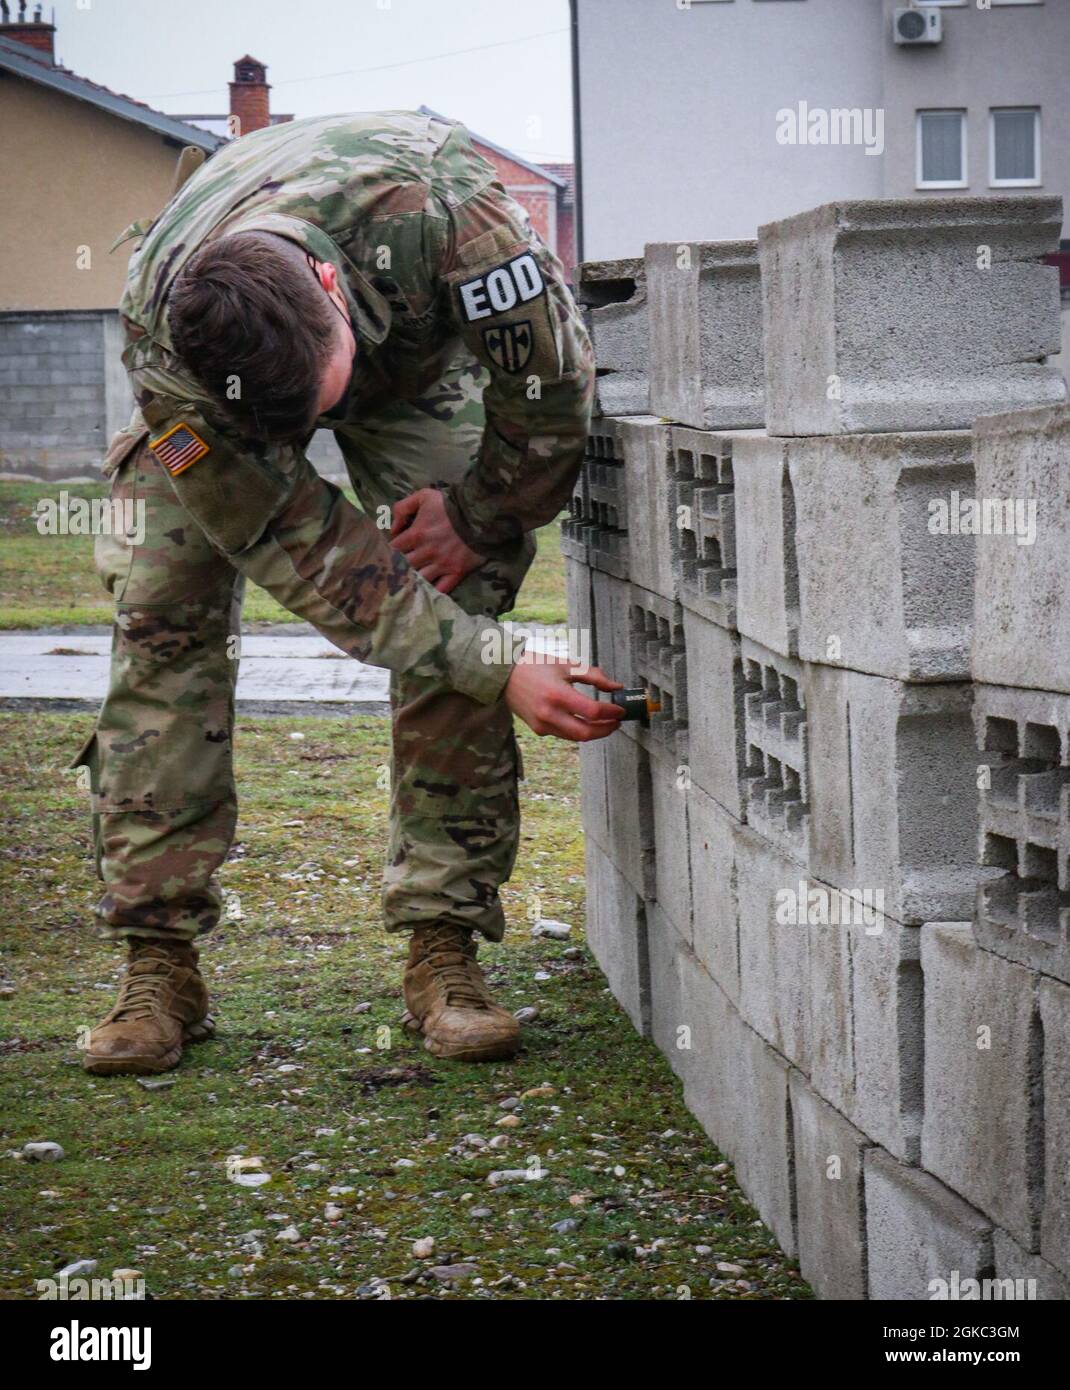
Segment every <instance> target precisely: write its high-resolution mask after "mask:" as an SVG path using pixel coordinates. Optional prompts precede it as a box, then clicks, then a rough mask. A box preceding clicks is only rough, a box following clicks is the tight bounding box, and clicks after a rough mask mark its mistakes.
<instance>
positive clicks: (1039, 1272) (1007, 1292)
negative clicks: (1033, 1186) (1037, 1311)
mask: <svg viewBox="0 0 1070 1390" xmlns="http://www.w3.org/2000/svg"><path fill="white" fill-rule="evenodd" d="M993 1245H994V1247H995V1254H996V1279H997V1280H999V1283H1000V1291H999V1297H1000V1298H1001V1299H1011V1298H1013V1299H1015V1300H1019V1301H1020V1300H1031V1299H1035V1300H1037V1301H1038V1302H1052V1303H1054V1302H1065V1301H1066V1300H1067V1299H1068V1298H1070V1283H1068V1282H1067V1280H1066V1279H1065V1278H1064V1276H1063V1275H1062V1274H1060V1273H1059V1271H1058V1270H1057V1269H1056V1268H1055V1267H1054V1266H1053V1265H1050V1264H1048V1262H1047V1260H1042V1259H1041V1258H1040V1256H1039V1255H1030V1254H1029V1252H1028V1251H1027V1250H1023V1249H1022V1247H1021V1246H1020V1245H1019V1244H1018V1242H1017V1241H1016V1240H1015V1239H1014V1237H1013V1236H1009V1235H1008V1234H1007V1233H1006V1231H1001V1230H999V1229H998V1228H997V1229H996V1230H995V1231H994V1232H993ZM1008 1280H1010V1281H1011V1282H1010V1283H1008V1282H1007V1281H1008Z"/></svg>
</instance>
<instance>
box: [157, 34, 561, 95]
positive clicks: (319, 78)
mask: <svg viewBox="0 0 1070 1390" xmlns="http://www.w3.org/2000/svg"><path fill="white" fill-rule="evenodd" d="M567 33H568V27H567V26H564V27H562V28H560V29H544V30H543V32H542V33H541V34H522V35H520V36H519V37H518V38H515V39H501V40H499V41H498V42H497V43H478V44H474V45H473V46H472V47H471V48H451V49H449V50H448V51H447V52H446V53H430V54H428V56H427V57H426V58H405V59H403V60H402V61H401V62H400V63H377V64H375V66H374V67H370V68H344V69H343V70H342V71H341V72H321V73H317V74H316V75H315V76H314V77H287V78H284V79H283V80H282V81H281V82H273V83H272V86H274V87H292V86H293V85H294V84H295V83H297V82H325V81H327V80H328V79H329V78H332V77H357V76H359V75H361V74H362V73H366V72H386V71H387V70H388V69H390V68H407V67H411V66H412V64H413V63H437V62H438V60H439V59H440V58H456V57H457V56H458V55H459V54H462V53H481V52H483V51H484V50H485V49H488V48H506V47H508V46H509V44H513V43H529V42H530V41H531V40H532V39H545V38H549V37H550V35H551V34H567ZM218 91H219V87H218V86H216V87H202V88H201V89H200V90H199V91H196V92H150V93H149V95H148V96H147V97H144V98H143V100H145V101H165V100H167V99H168V98H170V97H208V96H214V95H215V94H216V92H218Z"/></svg>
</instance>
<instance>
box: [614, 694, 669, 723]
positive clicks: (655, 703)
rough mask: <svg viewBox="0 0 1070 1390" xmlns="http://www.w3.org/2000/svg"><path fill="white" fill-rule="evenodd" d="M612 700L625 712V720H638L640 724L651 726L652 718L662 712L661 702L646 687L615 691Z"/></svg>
mask: <svg viewBox="0 0 1070 1390" xmlns="http://www.w3.org/2000/svg"><path fill="white" fill-rule="evenodd" d="M610 699H611V700H612V701H613V703H614V704H615V705H619V706H620V708H621V709H622V710H623V711H624V718H625V719H638V721H639V722H640V724H649V723H650V716H651V715H652V714H658V713H659V712H660V710H661V701H660V700H655V699H654V697H653V696H652V695H651V693H650V691H649V690H648V689H647V688H646V686H645V685H637V686H630V687H626V688H625V689H624V690H614V691H613V694H612V695H611V696H610Z"/></svg>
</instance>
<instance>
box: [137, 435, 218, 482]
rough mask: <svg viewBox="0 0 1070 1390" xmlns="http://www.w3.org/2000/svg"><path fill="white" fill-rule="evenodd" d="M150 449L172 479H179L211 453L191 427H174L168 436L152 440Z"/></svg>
mask: <svg viewBox="0 0 1070 1390" xmlns="http://www.w3.org/2000/svg"><path fill="white" fill-rule="evenodd" d="M149 448H150V449H151V450H152V452H153V453H154V454H155V455H156V457H157V458H158V459H159V460H160V462H161V463H162V464H163V466H164V467H165V468H166V469H167V471H168V473H170V475H171V477H172V478H177V477H178V475H179V474H180V473H184V472H185V471H186V469H187V468H192V467H193V465H194V464H195V463H196V462H197V460H198V459H202V458H204V456H205V454H208V453H211V450H210V449H209V448H208V445H207V444H206V443H205V442H204V440H203V439H202V438H201V437H200V435H199V434H198V433H197V431H196V430H192V429H190V427H189V425H175V426H173V427H172V428H171V429H169V430H168V431H167V433H166V434H161V435H160V437H159V439H151V440H150V441H149Z"/></svg>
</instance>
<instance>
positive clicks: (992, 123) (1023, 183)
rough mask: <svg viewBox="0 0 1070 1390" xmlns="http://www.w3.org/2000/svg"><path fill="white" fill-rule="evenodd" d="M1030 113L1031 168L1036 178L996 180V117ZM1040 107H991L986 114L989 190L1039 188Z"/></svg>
mask: <svg viewBox="0 0 1070 1390" xmlns="http://www.w3.org/2000/svg"><path fill="white" fill-rule="evenodd" d="M1026 111H1028V112H1030V113H1031V114H1032V116H1033V168H1034V169H1035V170H1036V171H1037V172H1036V177H1035V178H1031V179H997V178H996V117H997V116H998V115H1002V114H1003V113H1005V112H1012V113H1016V114H1021V113H1023V112H1026ZM1040 148H1041V145H1040V107H1039V106H993V107H991V108H990V109H989V112H988V186H989V188H1039V187H1040V181H1041V169H1040Z"/></svg>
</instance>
